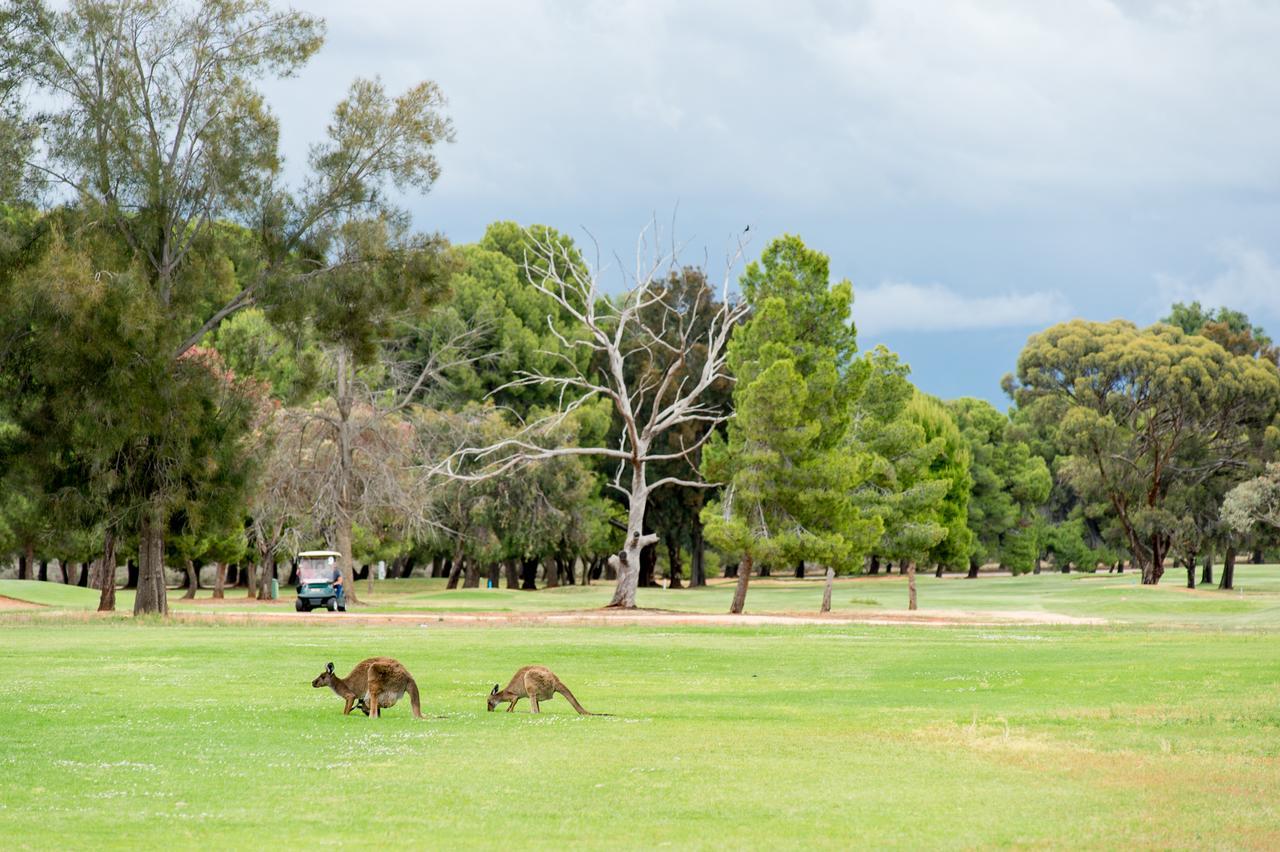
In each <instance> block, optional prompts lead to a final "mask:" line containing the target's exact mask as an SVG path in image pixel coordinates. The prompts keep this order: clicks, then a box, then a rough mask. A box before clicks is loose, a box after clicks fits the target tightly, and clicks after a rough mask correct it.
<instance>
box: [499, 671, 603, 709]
mask: <svg viewBox="0 0 1280 852" xmlns="http://www.w3.org/2000/svg"><path fill="white" fill-rule="evenodd" d="M557 692H558V693H560V694H561V695H563V696H564V697H565V698H566V699H568V701H569V703H570V704H572V705H573V709H574V710H577V711H578V712H579V713H581V714H582V715H583V716H605V715H608V714H606V713H589V712H587V711H586V710H585V709H584V708H583V706H582V705H581V704H579V703H578V699H576V698H574V697H573V693H572V692H570V691H569V687H567V686H565V685H564V683H563V681H561V680H560V678H558V677H556V676H555V673H554V672H552V671H551V669H548V668H546V667H544V666H525V667H524V668H522V669H520V671H518V672H516V673H515V675H514V676H513V677H512V678H511V682H510V683H508V684H507V688H506V689H503V690H499V689H498V685H497V684H496V683H495V684H494V685H493V692H490V693H489V709H490V710H491V711H492V710H493V708H494V707H497V706H498V705H499V704H501V703H502V702H504V701H509V702H511V703H510V704H509V705H508V706H507V712H508V713H510V712H511V711H512V710H514V709H516V702H517V701H519V700H520V699H521V698H528V699H529V705H530V706H529V712H530V713H540V712H542V711H541V709H540V708H539V707H538V702H540V701H549V700H551V698H552V697H554V696H555V694H556V693H557Z"/></svg>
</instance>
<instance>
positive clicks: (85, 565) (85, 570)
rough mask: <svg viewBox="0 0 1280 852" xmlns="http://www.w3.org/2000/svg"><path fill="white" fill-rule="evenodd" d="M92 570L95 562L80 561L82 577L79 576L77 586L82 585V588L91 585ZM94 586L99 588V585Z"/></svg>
mask: <svg viewBox="0 0 1280 852" xmlns="http://www.w3.org/2000/svg"><path fill="white" fill-rule="evenodd" d="M92 570H93V563H92V562H81V563H80V577H79V579H77V580H76V585H77V586H79V587H80V588H82V589H86V588H88V587H89V572H90V571H92ZM94 588H97V586H95V587H94Z"/></svg>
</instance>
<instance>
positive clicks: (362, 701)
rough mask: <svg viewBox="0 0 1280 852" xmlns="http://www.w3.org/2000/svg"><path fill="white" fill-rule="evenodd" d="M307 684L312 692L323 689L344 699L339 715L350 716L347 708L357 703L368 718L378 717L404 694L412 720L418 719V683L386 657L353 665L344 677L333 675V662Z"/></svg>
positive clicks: (407, 671)
mask: <svg viewBox="0 0 1280 852" xmlns="http://www.w3.org/2000/svg"><path fill="white" fill-rule="evenodd" d="M311 685H312V686H314V687H315V688H316V689H319V688H321V687H322V686H327V687H329V688H330V689H332V690H333V691H334V692H336V693H337V694H338V696H339V697H340V698H343V699H345V700H346V702H347V706H345V707H343V708H342V715H344V716H348V715H350V714H351V708H352V707H355V706H357V704H358V705H359V708H360V711H361V712H362V713H365V714H366V715H367V716H369V717H370V718H374V717H377V716H381V715H382V713H381V708H383V707H392V706H394V705H395V703H396V702H397V701H399V700H400V699H401V698H402V697H403V696H404V694H405V693H406V692H408V693H409V705H410V706H411V707H412V708H413V715H414V718H417V719H421V718H422V704H421V700H420V699H419V697H418V684H417V683H415V682H414V680H413V677H412V676H410V674H409V670H408V669H406V668H405V667H404V666H403V665H401V664H400V661H399V660H393V659H391V658H390V657H370V658H369V659H367V660H364V661H362V662H360V663H358V664H356V667H355V668H354V669H352V670H351V674H349V675H347V676H346V677H338V676H337V675H336V674H334V673H333V663H329V665H327V666H325V668H324V671H322V672H320V676H319V677H318V678H316V679H315V680H313V681H311Z"/></svg>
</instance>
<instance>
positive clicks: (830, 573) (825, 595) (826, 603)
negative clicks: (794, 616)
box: [800, 561, 836, 612]
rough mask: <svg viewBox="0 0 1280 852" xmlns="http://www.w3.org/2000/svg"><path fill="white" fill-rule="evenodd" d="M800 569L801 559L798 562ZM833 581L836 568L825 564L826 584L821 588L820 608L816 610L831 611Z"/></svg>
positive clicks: (801, 568)
mask: <svg viewBox="0 0 1280 852" xmlns="http://www.w3.org/2000/svg"><path fill="white" fill-rule="evenodd" d="M800 570H801V571H803V570H804V562H803V561H802V562H801V563H800ZM835 581H836V569H834V568H832V567H831V566H830V565H828V566H827V584H826V588H824V589H823V590H822V609H820V610H818V611H819V612H831V587H832V586H833V585H835Z"/></svg>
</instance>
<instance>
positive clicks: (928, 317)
mask: <svg viewBox="0 0 1280 852" xmlns="http://www.w3.org/2000/svg"><path fill="white" fill-rule="evenodd" d="M854 295H855V298H854V303H853V321H854V323H855V324H856V325H857V327H858V332H859V333H860V334H884V333H886V332H891V331H969V330H975V329H994V328H1024V327H1032V326H1044V325H1048V324H1050V323H1053V322H1057V321H1059V320H1062V319H1066V318H1067V317H1068V316H1070V314H1071V305H1070V304H1068V302H1067V300H1066V299H1065V298H1063V296H1062V295H1061V294H1060V293H1053V292H1036V293H1006V294H1003V295H996V296H968V295H964V294H961V293H957V292H955V291H954V290H952V289H950V288H948V287H945V286H943V285H942V284H910V283H905V282H893V281H889V282H885V283H883V284H881V285H879V286H878V287H872V288H870V289H866V290H860V291H855V294H854Z"/></svg>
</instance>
